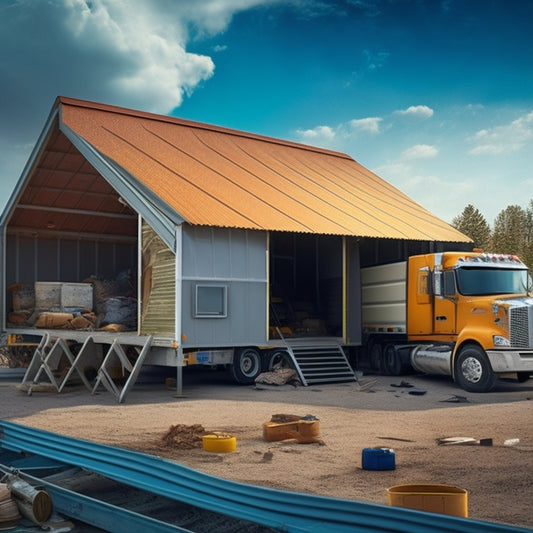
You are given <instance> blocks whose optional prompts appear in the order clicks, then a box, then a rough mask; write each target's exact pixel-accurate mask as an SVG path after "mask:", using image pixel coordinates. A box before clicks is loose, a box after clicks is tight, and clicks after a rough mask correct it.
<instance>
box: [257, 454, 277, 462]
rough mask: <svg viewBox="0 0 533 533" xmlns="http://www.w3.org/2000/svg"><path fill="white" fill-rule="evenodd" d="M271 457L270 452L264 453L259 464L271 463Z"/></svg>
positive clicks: (272, 455)
mask: <svg viewBox="0 0 533 533" xmlns="http://www.w3.org/2000/svg"><path fill="white" fill-rule="evenodd" d="M273 457H274V454H273V453H272V452H265V453H264V454H263V458H262V459H261V461H259V462H260V463H271V462H272V458H273Z"/></svg>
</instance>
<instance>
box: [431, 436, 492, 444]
mask: <svg viewBox="0 0 533 533" xmlns="http://www.w3.org/2000/svg"><path fill="white" fill-rule="evenodd" d="M437 444H439V445H442V446H453V445H468V446H472V445H473V446H492V439H475V438H473V437H444V438H440V439H437Z"/></svg>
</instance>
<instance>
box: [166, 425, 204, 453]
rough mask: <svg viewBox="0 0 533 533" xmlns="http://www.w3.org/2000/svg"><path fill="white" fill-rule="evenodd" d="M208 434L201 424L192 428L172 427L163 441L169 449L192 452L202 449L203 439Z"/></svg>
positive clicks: (184, 426)
mask: <svg viewBox="0 0 533 533" xmlns="http://www.w3.org/2000/svg"><path fill="white" fill-rule="evenodd" d="M206 433H207V432H206V430H205V429H204V427H203V426H202V425H200V424H193V425H192V426H187V425H185V424H177V425H175V426H170V428H169V429H168V431H167V432H166V433H165V434H164V435H163V436H162V437H161V441H162V442H163V444H164V445H165V446H168V447H172V448H179V449H181V450H191V449H193V448H201V447H202V445H203V442H202V437H203V436H204V435H205V434H206Z"/></svg>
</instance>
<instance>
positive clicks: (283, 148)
mask: <svg viewBox="0 0 533 533" xmlns="http://www.w3.org/2000/svg"><path fill="white" fill-rule="evenodd" d="M56 105H57V106H59V111H60V123H59V128H62V127H63V126H66V127H67V128H69V129H70V130H72V131H73V132H75V134H76V135H77V136H79V137H80V138H82V139H83V140H84V141H85V142H87V143H89V144H90V145H91V146H92V147H93V148H94V149H95V150H97V151H98V152H99V153H100V154H102V155H103V156H105V157H106V158H108V159H110V160H112V161H114V162H115V163H116V164H118V165H119V166H120V167H122V168H123V169H125V171H126V172H127V173H128V174H129V175H131V176H133V177H134V178H135V179H136V180H138V182H139V183H140V184H142V185H143V186H144V187H145V188H146V189H147V190H149V191H151V192H152V193H153V194H154V195H155V196H156V197H157V198H159V199H160V200H161V202H163V203H164V204H166V206H168V207H169V208H170V209H171V210H174V211H175V212H176V213H177V215H178V216H179V217H181V218H183V219H184V220H185V221H187V222H188V223H190V224H194V225H206V226H224V227H235V228H247V229H256V230H272V231H290V232H309V233H319V234H335V235H351V236H361V237H377V238H390V239H409V240H431V241H433V240H435V241H447V242H454V241H455V242H468V241H469V239H468V238H467V237H465V236H464V235H463V234H462V233H460V232H458V231H457V230H456V229H454V228H453V227H451V226H450V225H448V224H447V223H445V222H444V221H442V220H440V219H439V218H437V217H436V216H434V215H433V214H431V213H430V212H429V211H427V210H426V209H424V208H423V207H421V206H420V205H418V204H417V203H416V202H414V201H413V200H412V199H410V198H409V197H408V196H406V195H405V194H404V193H402V192H401V191H399V190H398V189H396V188H395V187H393V186H392V185H390V184H389V183H387V182H386V181H384V180H383V179H381V178H380V177H379V176H377V175H376V174H374V173H372V172H371V171H369V170H368V169H366V168H365V167H363V166H362V165H360V164H359V163H357V162H356V161H355V160H353V159H352V158H351V157H349V156H348V155H346V154H342V153H338V152H333V151H328V150H323V149H319V148H315V147H311V146H305V145H301V144H297V143H293V142H287V141H282V140H279V139H274V138H268V137H263V136H259V135H253V134H250V133H245V132H240V131H235V130H229V129H225V128H220V127H215V126H210V125H206V124H201V123H198V122H191V121H185V120H181V119H177V118H173V117H168V116H160V115H154V114H150V113H144V112H139V111H134V110H129V109H124V108H119V107H114V106H108V105H103V104H95V103H92V102H87V101H82V100H75V99H71V98H63V97H61V98H59V99H58V100H57V103H56Z"/></svg>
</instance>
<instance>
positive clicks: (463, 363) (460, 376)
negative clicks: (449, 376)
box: [455, 344, 497, 392]
mask: <svg viewBox="0 0 533 533" xmlns="http://www.w3.org/2000/svg"><path fill="white" fill-rule="evenodd" d="M496 379H497V378H496V376H495V375H494V373H493V372H492V369H491V367H490V363H489V360H488V359H487V356H486V355H485V352H484V351H483V350H482V349H481V348H480V347H479V346H477V345H475V344H467V345H466V346H464V347H463V348H462V349H461V351H460V352H459V355H458V356H457V359H456V362H455V381H456V382H457V384H458V385H459V386H460V387H461V388H462V389H464V390H466V391H468V392H489V391H490V390H491V389H492V388H493V387H494V385H495V384H496Z"/></svg>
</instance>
